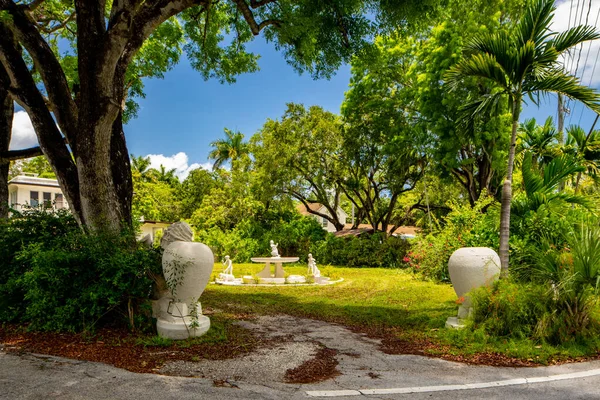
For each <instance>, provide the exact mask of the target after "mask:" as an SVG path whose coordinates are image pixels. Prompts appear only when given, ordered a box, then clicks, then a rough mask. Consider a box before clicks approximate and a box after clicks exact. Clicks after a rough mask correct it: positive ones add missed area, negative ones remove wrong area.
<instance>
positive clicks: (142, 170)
mask: <svg viewBox="0 0 600 400" xmlns="http://www.w3.org/2000/svg"><path fill="white" fill-rule="evenodd" d="M130 157H131V168H132V169H133V170H134V171H137V172H138V173H139V174H140V177H141V178H142V180H144V181H146V180H147V179H148V172H149V171H150V157H145V158H144V157H142V156H137V157H136V156H134V155H133V154H131V155H130Z"/></svg>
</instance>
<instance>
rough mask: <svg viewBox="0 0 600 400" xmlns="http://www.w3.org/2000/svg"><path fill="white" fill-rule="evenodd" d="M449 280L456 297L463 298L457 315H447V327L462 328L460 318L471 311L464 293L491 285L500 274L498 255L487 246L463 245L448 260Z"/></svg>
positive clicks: (466, 315)
mask: <svg viewBox="0 0 600 400" xmlns="http://www.w3.org/2000/svg"><path fill="white" fill-rule="evenodd" d="M448 272H449V273H450V280H451V281H452V286H453V287H454V291H455V292H456V295H457V296H458V298H459V299H460V298H464V301H463V303H462V304H461V305H460V307H459V308H458V316H457V317H449V318H448V320H447V321H446V327H447V328H462V327H463V326H464V324H463V323H462V321H461V320H463V319H465V318H467V317H468V316H469V314H470V313H471V299H470V298H469V296H467V295H466V294H467V293H469V292H470V291H471V290H473V289H477V288H479V287H481V286H491V285H492V283H494V281H496V280H497V279H498V276H499V275H500V257H498V254H497V253H496V252H495V251H494V250H492V249H489V248H487V247H463V248H460V249H458V250H456V251H455V252H454V253H452V255H451V256H450V259H449V260H448Z"/></svg>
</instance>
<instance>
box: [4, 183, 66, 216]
mask: <svg viewBox="0 0 600 400" xmlns="http://www.w3.org/2000/svg"><path fill="white" fill-rule="evenodd" d="M14 191H16V192H17V204H16V205H13V204H12V202H11V200H12V199H13V197H12V196H11V193H12V192H14ZM31 192H38V202H39V204H42V203H43V201H44V193H50V194H51V201H52V205H53V206H54V207H56V205H55V203H54V202H55V199H56V195H57V194H62V191H61V190H60V188H58V187H52V186H38V185H20V184H14V183H13V184H11V185H9V195H8V200H9V202H11V207H13V208H14V209H16V210H19V209H21V208H22V206H23V205H30V204H29V200H30V197H31V196H30V194H31ZM63 208H69V205H68V204H67V200H66V199H65V198H64V196H63Z"/></svg>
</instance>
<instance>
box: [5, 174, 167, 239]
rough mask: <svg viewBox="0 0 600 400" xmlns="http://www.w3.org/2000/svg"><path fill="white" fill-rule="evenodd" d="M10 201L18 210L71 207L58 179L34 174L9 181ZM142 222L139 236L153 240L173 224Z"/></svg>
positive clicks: (12, 206) (11, 205) (142, 220)
mask: <svg viewBox="0 0 600 400" xmlns="http://www.w3.org/2000/svg"><path fill="white" fill-rule="evenodd" d="M8 202H9V205H10V207H11V208H13V209H14V210H17V211H22V210H25V209H27V208H28V207H39V206H43V207H44V208H47V209H53V210H60V209H68V208H69V204H68V203H67V201H66V200H65V198H64V196H63V193H62V191H61V190H60V186H59V185H58V181H57V180H56V179H48V178H38V177H37V176H32V175H19V176H16V177H14V178H13V179H11V180H10V181H8ZM141 222H142V225H141V227H140V231H141V232H140V234H139V235H138V237H139V238H142V237H144V236H146V235H150V239H151V241H152V242H154V238H155V237H156V234H157V233H158V232H159V231H162V230H163V229H164V228H166V227H168V226H169V225H171V223H170V222H161V221H146V220H144V219H143V217H142V219H141Z"/></svg>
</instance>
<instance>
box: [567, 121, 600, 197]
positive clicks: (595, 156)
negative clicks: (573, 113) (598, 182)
mask: <svg viewBox="0 0 600 400" xmlns="http://www.w3.org/2000/svg"><path fill="white" fill-rule="evenodd" d="M564 152H565V153H567V154H571V155H573V156H574V157H575V158H576V159H577V160H578V162H579V163H580V164H581V165H583V166H584V167H585V170H584V171H580V172H579V173H578V174H577V179H576V181H575V193H577V191H578V190H579V183H580V182H581V176H582V174H583V173H585V174H586V175H588V176H591V177H592V178H594V179H598V176H599V175H600V130H594V128H593V127H592V129H590V131H589V132H588V133H587V134H586V133H585V131H584V130H583V129H582V128H581V127H580V126H570V127H568V128H567V141H566V143H565V146H564Z"/></svg>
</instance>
